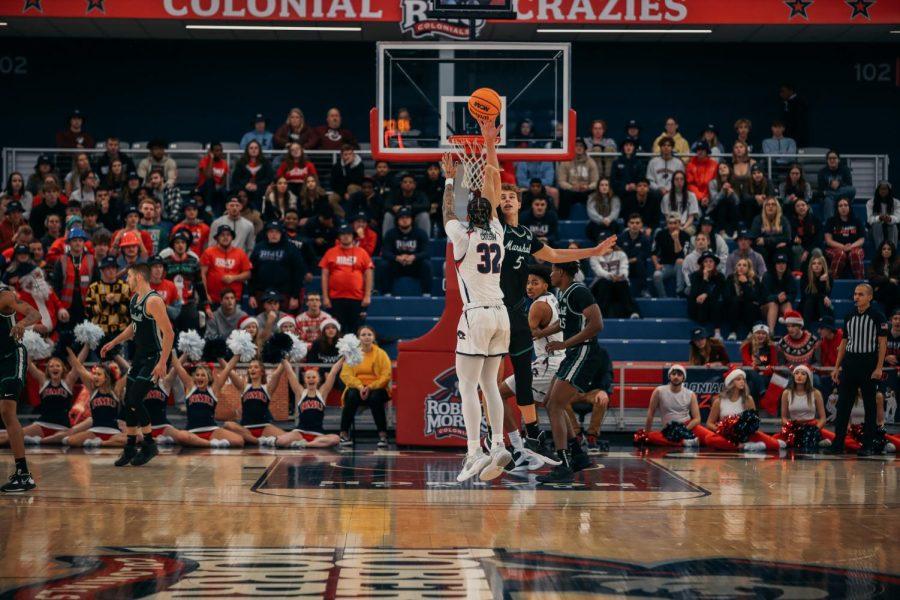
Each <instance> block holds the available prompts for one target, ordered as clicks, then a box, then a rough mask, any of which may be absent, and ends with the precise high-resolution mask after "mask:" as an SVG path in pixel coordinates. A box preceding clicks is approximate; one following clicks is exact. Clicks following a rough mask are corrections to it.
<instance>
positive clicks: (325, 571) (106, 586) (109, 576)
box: [0, 547, 900, 600]
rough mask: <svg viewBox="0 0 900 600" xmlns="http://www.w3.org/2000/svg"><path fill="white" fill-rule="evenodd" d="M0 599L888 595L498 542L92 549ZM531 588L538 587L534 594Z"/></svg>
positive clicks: (719, 564) (835, 577)
mask: <svg viewBox="0 0 900 600" xmlns="http://www.w3.org/2000/svg"><path fill="white" fill-rule="evenodd" d="M56 560H57V561H58V562H60V563H62V564H63V565H64V566H65V568H67V569H68V570H70V571H71V572H70V573H67V574H65V575H62V576H59V577H56V578H53V579H47V580H45V581H42V582H38V583H34V584H31V585H27V586H22V587H19V588H15V589H11V590H8V591H7V592H5V593H4V594H2V595H0V598H22V597H29V598H83V597H98V598H130V597H144V596H151V595H152V596H153V597H156V598H189V597H202V598H212V597H216V598H227V597H237V596H257V597H263V596H264V597H304V598H323V599H331V598H348V597H352V598H370V597H378V598H425V597H428V598H472V599H475V598H479V599H480V598H522V597H529V596H525V595H526V594H552V597H558V596H557V595H558V594H565V595H566V596H567V597H569V596H570V595H579V594H585V595H591V596H596V595H599V594H602V595H604V596H607V597H617V596H618V597H628V598H719V599H726V598H772V599H775V598H778V599H785V600H787V599H795V600H814V599H817V598H860V599H862V598H866V599H878V598H886V599H887V598H897V597H898V596H897V595H898V594H900V585H898V579H897V578H896V577H891V576H888V575H885V574H881V573H871V572H863V571H856V570H846V569H835V568H829V567H808V566H803V565H795V564H788V563H780V562H766V561H754V560H744V559H730V558H716V559H698V560H674V561H670V562H665V563H660V564H653V565H644V564H638V563H630V562H620V561H610V560H603V559H599V558H594V557H585V556H573V555H567V554H555V553H550V552H542V551H530V552H528V551H525V552H523V551H513V550H507V549H504V548H446V549H439V548H434V549H429V548H403V549H400V548H351V547H347V548H313V547H299V548H190V547H179V548H157V547H134V548H100V549H98V551H97V553H96V554H93V555H84V556H60V557H56ZM541 597H543V596H541Z"/></svg>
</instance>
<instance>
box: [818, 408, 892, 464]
mask: <svg viewBox="0 0 900 600" xmlns="http://www.w3.org/2000/svg"><path fill="white" fill-rule="evenodd" d="M865 420H866V408H865V406H863V403H862V402H860V401H859V400H857V401H856V402H855V403H854V404H853V408H852V409H851V410H850V427H849V428H848V429H847V438H846V439H845V440H844V446H845V447H846V448H847V450H850V451H854V452H855V451H857V450H859V449H860V448H862V439H863V422H864V421H865ZM821 431H822V439H825V440H829V441H833V440H834V432H831V431H828V430H827V429H822V430H821ZM879 431H881V428H880V427H879V428H878V430H877V431H876V435H882V436H883V437H884V438H885V442H889V443H891V444H893V445H894V450H893V451H896V447H897V442H900V436H896V435H884V434H880V433H879ZM889 448H890V446H886V448H885V449H886V451H887V452H892V450H890V449H889Z"/></svg>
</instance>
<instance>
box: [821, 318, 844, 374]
mask: <svg viewBox="0 0 900 600" xmlns="http://www.w3.org/2000/svg"><path fill="white" fill-rule="evenodd" d="M817 327H818V330H819V366H822V367H833V366H834V365H835V364H836V363H837V354H838V347H839V346H840V345H841V342H843V341H844V330H843V329H842V328H840V327H837V326H836V325H835V324H834V317H832V316H831V315H824V316H823V317H822V319H821V320H820V321H819V323H818V325H817Z"/></svg>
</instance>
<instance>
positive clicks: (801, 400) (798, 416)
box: [772, 392, 834, 440]
mask: <svg viewBox="0 0 900 600" xmlns="http://www.w3.org/2000/svg"><path fill="white" fill-rule="evenodd" d="M787 416H788V420H789V421H791V426H793V427H796V426H798V425H815V424H816V404H815V402H812V403H811V402H809V401H808V400H807V395H806V394H798V393H796V392H795V393H793V394H791V396H790V400H789V401H788V414H787ZM819 431H820V432H822V431H823V430H822V429H819ZM831 435H832V437H834V434H831ZM772 437H773V438H775V439H777V440H780V439H782V438H784V437H785V432H784V428H782V430H781V431H779V432H778V433H776V434H775V435H773V436H772ZM823 437H824V436H823Z"/></svg>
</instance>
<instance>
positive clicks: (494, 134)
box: [478, 118, 501, 214]
mask: <svg viewBox="0 0 900 600" xmlns="http://www.w3.org/2000/svg"><path fill="white" fill-rule="evenodd" d="M478 125H479V126H480V127H481V137H483V138H484V149H485V153H486V155H487V156H486V158H487V162H486V163H485V166H484V183H482V184H481V197H482V198H485V199H486V200H487V201H488V202H490V203H491V214H495V213H496V210H497V207H498V206H500V186H501V182H500V161H499V159H498V158H497V143H498V141H499V135H500V126H498V125H497V123H496V120H495V119H493V118H489V119H486V120H481V119H479V120H478Z"/></svg>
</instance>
